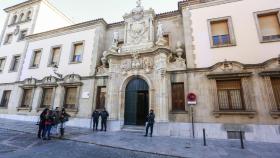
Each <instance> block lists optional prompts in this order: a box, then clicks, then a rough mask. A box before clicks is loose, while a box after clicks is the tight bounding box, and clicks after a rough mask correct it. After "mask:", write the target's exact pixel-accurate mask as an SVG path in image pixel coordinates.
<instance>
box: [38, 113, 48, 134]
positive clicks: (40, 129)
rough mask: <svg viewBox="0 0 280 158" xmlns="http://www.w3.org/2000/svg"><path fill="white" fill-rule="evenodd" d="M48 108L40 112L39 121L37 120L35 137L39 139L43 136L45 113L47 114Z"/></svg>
mask: <svg viewBox="0 0 280 158" xmlns="http://www.w3.org/2000/svg"><path fill="white" fill-rule="evenodd" d="M47 111H48V108H45V109H44V110H43V112H42V113H41V114H40V121H39V130H38V135H37V137H38V138H39V139H41V138H42V137H43V132H44V129H45V120H46V114H47Z"/></svg>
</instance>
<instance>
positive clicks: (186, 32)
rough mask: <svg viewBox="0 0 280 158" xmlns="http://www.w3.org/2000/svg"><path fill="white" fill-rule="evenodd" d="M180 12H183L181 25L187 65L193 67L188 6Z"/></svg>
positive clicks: (190, 22)
mask: <svg viewBox="0 0 280 158" xmlns="http://www.w3.org/2000/svg"><path fill="white" fill-rule="evenodd" d="M182 14H183V27H184V37H185V50H186V60H187V67H189V68H194V67H195V62H194V61H195V60H194V59H195V58H194V54H193V37H192V20H191V12H190V8H189V7H186V8H184V9H183V11H182Z"/></svg>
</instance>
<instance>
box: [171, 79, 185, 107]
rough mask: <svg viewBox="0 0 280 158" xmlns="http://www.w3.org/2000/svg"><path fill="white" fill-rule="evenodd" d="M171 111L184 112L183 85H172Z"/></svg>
mask: <svg viewBox="0 0 280 158" xmlns="http://www.w3.org/2000/svg"><path fill="white" fill-rule="evenodd" d="M171 89H172V111H185V91H184V83H172V84H171Z"/></svg>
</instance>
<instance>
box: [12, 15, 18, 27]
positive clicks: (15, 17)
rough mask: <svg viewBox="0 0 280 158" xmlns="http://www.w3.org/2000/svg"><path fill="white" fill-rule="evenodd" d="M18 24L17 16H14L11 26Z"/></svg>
mask: <svg viewBox="0 0 280 158" xmlns="http://www.w3.org/2000/svg"><path fill="white" fill-rule="evenodd" d="M16 22H17V15H14V16H13V19H12V21H11V25H12V24H15V23H16Z"/></svg>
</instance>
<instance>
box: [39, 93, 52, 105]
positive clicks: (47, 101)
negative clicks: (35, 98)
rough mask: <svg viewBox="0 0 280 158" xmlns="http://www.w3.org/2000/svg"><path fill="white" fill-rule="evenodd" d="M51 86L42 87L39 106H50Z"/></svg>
mask: <svg viewBox="0 0 280 158" xmlns="http://www.w3.org/2000/svg"><path fill="white" fill-rule="evenodd" d="M52 92H53V88H43V97H42V98H43V100H42V104H41V106H40V108H47V107H51V104H52Z"/></svg>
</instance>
